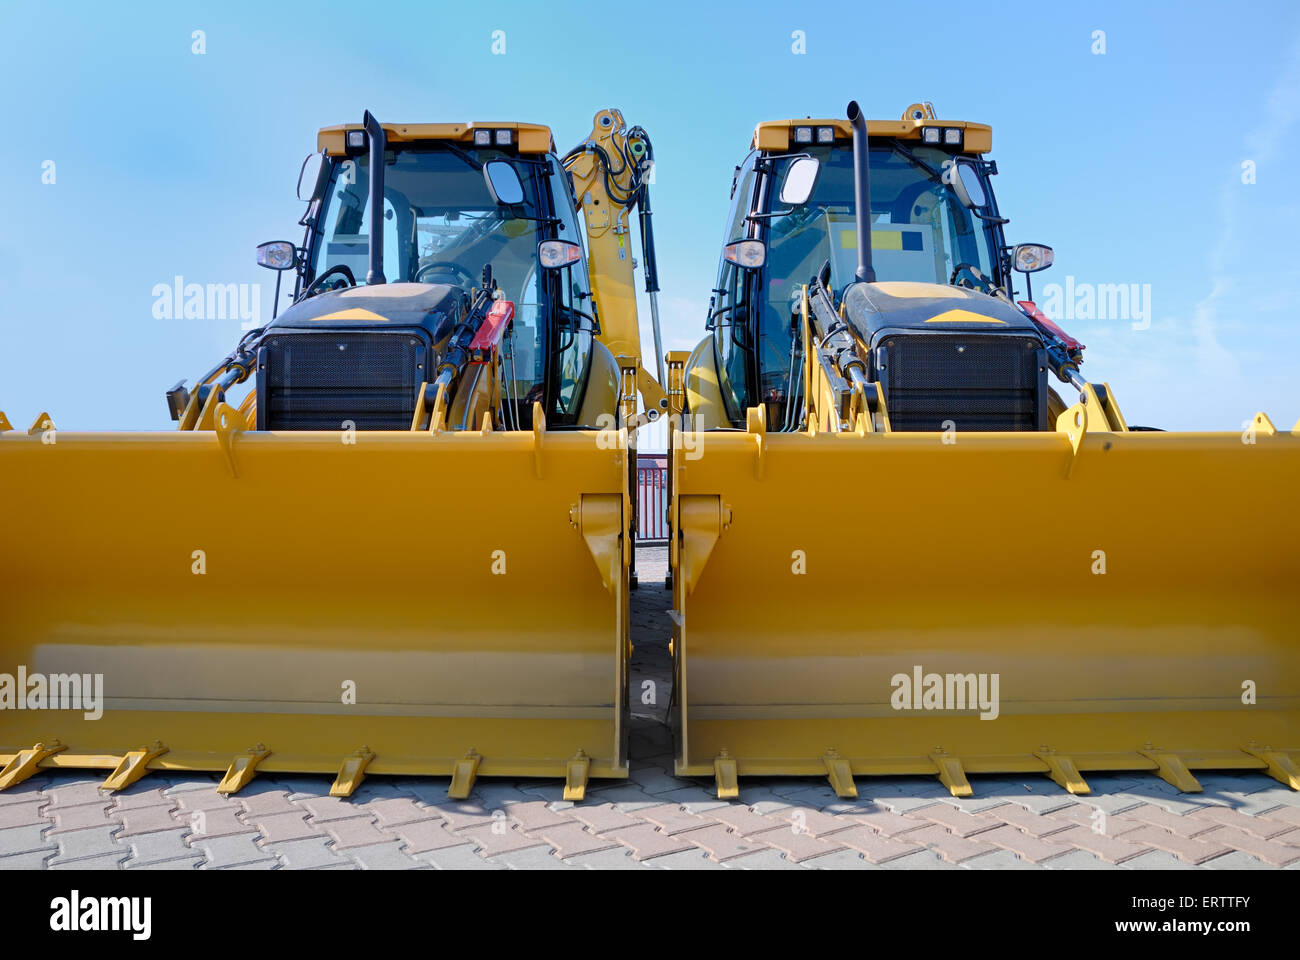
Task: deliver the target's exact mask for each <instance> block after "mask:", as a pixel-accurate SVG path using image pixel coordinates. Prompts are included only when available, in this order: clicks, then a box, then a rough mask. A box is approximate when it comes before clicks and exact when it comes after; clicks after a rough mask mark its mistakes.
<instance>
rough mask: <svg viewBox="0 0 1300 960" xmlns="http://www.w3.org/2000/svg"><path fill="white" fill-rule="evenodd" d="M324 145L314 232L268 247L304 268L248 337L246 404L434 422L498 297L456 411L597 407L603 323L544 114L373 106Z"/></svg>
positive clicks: (369, 424) (513, 417) (327, 416)
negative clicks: (251, 385)
mask: <svg viewBox="0 0 1300 960" xmlns="http://www.w3.org/2000/svg"><path fill="white" fill-rule="evenodd" d="M318 148H319V152H318V153H317V154H313V155H311V156H309V157H308V159H307V161H305V162H304V165H303V170H302V173H301V175H300V178H299V198H300V199H302V200H304V201H305V202H306V203H307V210H306V213H305V215H304V216H303V219H302V221H301V223H302V225H303V226H304V227H305V228H306V229H305V234H304V237H303V240H302V243H301V245H295V244H293V243H292V242H288V241H278V242H273V243H268V244H263V245H262V246H261V247H259V248H258V262H259V263H260V264H261V265H263V266H266V267H268V268H271V269H274V270H277V271H280V272H285V273H287V272H288V271H293V273H294V275H295V276H294V288H293V302H292V304H291V305H290V306H289V307H287V308H286V309H285V310H284V311H283V312H279V313H278V315H277V316H275V317H274V319H273V320H272V322H271V323H270V324H269V325H267V326H266V327H265V328H263V329H261V330H258V331H253V332H252V333H251V334H250V335H249V336H248V337H246V338H245V341H244V342H243V343H241V344H240V346H239V348H238V349H237V351H236V359H238V357H239V356H243V357H246V358H249V360H250V361H251V363H242V362H237V363H236V364H235V367H236V368H237V369H236V370H235V371H234V372H233V376H234V377H235V378H236V382H238V380H239V379H243V378H244V377H243V376H241V370H242V369H243V368H245V367H246V368H248V375H251V371H252V369H253V368H254V367H255V369H256V383H257V388H256V401H255V409H249V410H246V411H245V413H246V414H247V415H249V416H250V417H256V425H257V427H258V428H260V429H270V430H347V429H355V430H407V429H412V428H413V427H420V426H423V425H425V424H427V418H428V414H429V411H431V410H432V408H433V406H434V403H435V401H436V386H437V385H442V386H444V387H445V393H446V398H445V399H446V400H447V402H448V403H449V404H452V403H454V400H453V393H454V392H455V391H457V390H458V389H459V386H460V383H461V377H462V375H463V374H464V373H465V372H466V365H467V364H468V363H470V362H471V361H477V362H480V363H481V362H482V360H483V358H484V356H485V355H486V354H485V353H484V350H485V345H484V344H479V345H478V347H476V348H475V349H476V350H477V353H474V352H473V351H471V344H473V343H476V341H475V334H476V333H477V332H478V330H479V328H480V327H481V326H482V325H483V323H484V321H485V319H486V317H487V315H488V313H489V312H490V311H491V310H492V309H493V307H494V306H495V305H496V304H500V305H501V306H500V307H499V308H497V312H496V314H495V316H496V317H497V318H498V319H497V320H495V321H493V322H492V324H490V327H491V333H492V334H493V336H494V337H495V338H496V339H495V340H493V342H492V343H491V344H489V345H487V346H489V347H490V349H488V350H487V353H490V354H491V361H492V363H493V365H494V367H495V369H494V370H493V372H492V375H491V376H490V377H485V378H481V380H482V382H481V383H480V388H481V389H479V392H478V394H477V395H476V399H475V402H474V403H469V404H466V403H462V404H461V410H462V413H463V414H464V418H463V419H462V420H456V419H455V418H452V417H451V416H450V412H451V409H452V408H451V407H449V410H448V419H447V422H446V424H445V426H447V427H448V428H451V429H457V428H472V429H478V428H479V427H480V423H479V422H477V420H478V418H480V417H481V415H482V413H483V412H484V410H483V409H482V408H483V405H484V402H486V403H487V409H486V412H489V413H491V415H492V420H493V423H494V425H495V427H496V428H497V429H530V428H531V426H532V423H533V414H534V408H535V405H536V404H540V405H541V406H540V409H541V410H542V412H543V414H544V416H545V418H546V422H547V424H548V425H550V426H558V427H565V426H569V427H576V426H583V425H591V424H592V423H594V414H593V413H592V411H590V410H587V411H584V400H585V399H586V397H585V392H586V386H587V381H588V379H589V375H590V368H591V364H592V357H593V355H594V354H595V353H597V352H598V351H599V350H600V349H601V348H600V347H599V345H597V344H596V343H595V339H594V338H595V335H596V333H597V332H598V330H599V324H598V320H597V317H596V312H595V307H594V304H593V303H592V301H591V299H590V297H591V292H590V291H591V283H590V280H589V278H588V274H587V259H586V256H585V254H584V248H583V236H582V231H581V228H580V224H579V221H578V219H577V216H576V213H575V205H574V201H573V195H572V190H571V188H570V186H569V181H568V178H567V177H566V176H565V172H564V168H563V166H562V165H561V163H560V161H559V160H558V158H557V157H556V154H555V148H554V143H553V141H552V137H551V132H550V130H549V129H548V128H546V127H543V126H539V125H536V124H522V123H511V124H487V125H484V124H476V123H469V124H393V125H381V124H379V123H378V122H377V121H375V120H374V118H373V117H372V116H370V114H367V115H366V120H365V122H363V123H362V124H356V125H347V126H338V127H328V128H325V129H323V130H321V131H320V134H319V138H318ZM376 224H378V225H379V226H378V227H376ZM278 287H279V281H278V280H277V305H278V300H279V296H278ZM507 305H508V309H509V314H510V317H509V320H508V321H506V320H505V319H504V314H503V313H502V311H503V310H504V309H506V307H507ZM472 353H473V356H471V354H472ZM602 359H603V358H602ZM608 365H609V362H606V363H605V364H604V366H608ZM443 374H448V375H449V376H450V380H449V382H447V383H445V384H439V377H440V376H441V375H443ZM422 385H423V387H424V392H425V393H427V396H426V397H424V401H425V402H424V403H423V404H422V402H421V392H422V391H421V387H422ZM218 386H219V385H218ZM200 389H202V388H200ZM488 394H490V395H491V397H490V400H487V401H485V400H484V397H485V396H486V395H488ZM468 396H469V394H467V393H464V392H463V391H462V392H461V397H462V399H464V398H466V397H468ZM598 405H600V406H601V407H602V409H603V408H604V407H605V406H607V405H608V404H607V403H606V402H605V398H604V397H603V396H602V397H601V398H599V401H598ZM422 413H423V414H424V421H425V423H421V414H422ZM471 415H472V416H471ZM471 420H473V421H474V422H471Z"/></svg>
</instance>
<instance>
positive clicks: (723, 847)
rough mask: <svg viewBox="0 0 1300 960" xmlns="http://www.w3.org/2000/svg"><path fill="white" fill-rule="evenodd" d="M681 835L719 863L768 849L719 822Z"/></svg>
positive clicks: (759, 842)
mask: <svg viewBox="0 0 1300 960" xmlns="http://www.w3.org/2000/svg"><path fill="white" fill-rule="evenodd" d="M681 837H682V839H683V840H687V841H689V842H691V843H693V844H695V846H697V847H699V848H700V849H702V850H704V851H705V852H706V853H707V854H708V855H709V856H710V857H712V858H713V859H714V860H717V861H718V862H719V863H721V862H723V861H726V860H730V859H732V858H733V857H743V856H745V855H747V854H750V853H756V852H758V851H759V850H766V849H769V848H768V846H767V844H765V843H763V842H762V841H760V840H757V839H754V838H751V837H745V836H742V835H741V834H739V833H737V832H736V831H735V830H730V829H728V828H727V827H726V826H724V825H723V824H720V823H715V824H714V825H712V826H709V827H701V828H700V829H698V830H691V831H688V832H687V833H683V834H681Z"/></svg>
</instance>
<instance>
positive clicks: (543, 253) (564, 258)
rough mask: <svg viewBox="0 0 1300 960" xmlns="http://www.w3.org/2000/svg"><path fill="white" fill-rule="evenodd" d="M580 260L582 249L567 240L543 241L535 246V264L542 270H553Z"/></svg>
mask: <svg viewBox="0 0 1300 960" xmlns="http://www.w3.org/2000/svg"><path fill="white" fill-rule="evenodd" d="M581 259H582V247H580V246H578V245H577V244H576V243H570V242H569V241H568V240H543V241H542V242H541V243H539V244H538V245H537V262H538V263H540V264H541V265H542V269H543V270H555V269H558V268H559V267H567V266H568V265H569V264H571V263H577V262H578V261H579V260H581Z"/></svg>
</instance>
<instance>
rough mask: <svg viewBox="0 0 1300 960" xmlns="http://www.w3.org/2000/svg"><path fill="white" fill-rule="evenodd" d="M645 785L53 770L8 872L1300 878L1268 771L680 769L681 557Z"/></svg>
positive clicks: (1291, 815)
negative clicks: (954, 789)
mask: <svg viewBox="0 0 1300 960" xmlns="http://www.w3.org/2000/svg"><path fill="white" fill-rule="evenodd" d="M637 567H638V574H639V579H640V586H639V589H638V590H637V591H636V592H635V593H633V595H632V597H633V601H632V610H631V616H632V632H633V642H634V644H635V648H636V649H635V652H634V654H633V663H632V704H633V706H632V720H631V724H630V748H631V751H632V758H633V770H632V774H631V777H630V778H629V779H628V780H627V781H626V782H599V781H597V782H593V783H592V784H591V785H590V786H589V788H588V792H587V799H586V800H584V801H583V802H582V803H580V804H574V803H568V802H566V801H564V800H562V799H561V797H562V794H563V783H562V782H561V781H559V780H540V781H539V780H532V781H517V782H516V781H500V780H486V779H485V780H480V781H479V782H478V783H477V785H476V787H475V790H474V792H473V794H472V795H471V796H470V798H469V799H468V800H465V801H451V800H448V799H447V795H446V791H447V787H448V784H449V782H450V781H449V778H445V777H444V778H421V779H415V778H404V777H371V778H369V779H367V780H366V781H365V782H364V783H362V785H361V787H360V788H359V789H358V790H357V791H356V793H355V794H354V795H353V796H352V797H350V798H347V799H340V798H336V797H330V796H329V788H330V784H331V780H332V778H330V777H327V776H306V775H292V776H289V775H286V776H276V775H264V776H260V777H258V778H257V779H255V780H254V781H253V782H252V783H251V784H249V786H248V787H246V788H245V789H244V790H243V791H241V792H240V793H238V794H236V795H235V796H233V797H224V796H222V795H220V794H218V793H217V792H216V789H215V788H216V785H217V782H218V780H219V779H220V777H219V776H218V775H216V774H212V775H206V774H193V773H189V774H166V773H153V774H150V775H149V776H147V777H146V778H144V779H143V780H141V781H140V782H139V783H137V784H135V785H133V786H132V787H130V788H128V789H126V790H123V791H120V792H118V793H116V794H106V793H103V792H102V791H100V790H99V789H98V784H99V783H101V782H102V781H103V774H100V775H98V776H96V775H94V774H93V773H92V772H91V771H42V772H41V773H40V774H38V775H37V776H36V777H34V778H32V779H31V780H28V781H27V782H25V783H22V784H19V785H18V786H16V787H14V788H12V789H10V790H7V791H4V792H3V793H0V869H18V870H30V869H41V868H45V869H128V870H135V869H143V870H193V869H198V870H258V869H261V870H265V869H285V870H294V869H299V870H336V869H361V870H390V869H411V870H431V869H436V870H463V869H474V868H478V869H515V870H538V869H561V870H564V869H587V870H613V869H628V870H643V869H662V870H710V869H731V870H755V869H758V870H770V869H789V870H871V869H890V870H963V869H964V870H1011V869H1030V870H1037V869H1049V870H1098V869H1100V870H1106V869H1111V870H1114V869H1127V870H1168V869H1214V870H1222V869H1268V870H1272V869H1279V868H1283V869H1291V870H1296V869H1300V794H1297V793H1296V792H1294V791H1291V790H1288V789H1287V788H1286V787H1284V786H1282V785H1281V784H1279V783H1277V782H1276V781H1274V780H1272V779H1271V778H1269V777H1267V776H1265V775H1263V774H1257V773H1210V774H1205V775H1199V776H1198V779H1200V781H1201V783H1202V785H1203V786H1204V788H1205V792H1204V793H1200V794H1180V793H1179V792H1178V791H1177V790H1175V789H1174V788H1173V787H1172V786H1170V785H1168V784H1166V783H1164V782H1163V781H1161V780H1159V779H1158V778H1156V777H1154V776H1140V775H1137V774H1114V775H1089V777H1088V781H1089V783H1090V785H1091V786H1092V787H1093V790H1094V792H1093V793H1092V794H1090V795H1089V796H1086V797H1078V798H1076V797H1072V796H1070V795H1069V794H1067V793H1066V792H1065V791H1063V790H1061V789H1060V788H1059V787H1057V786H1056V785H1055V784H1054V783H1052V782H1051V781H1050V780H1048V779H1047V777H1045V776H1044V777H1034V776H977V777H974V778H973V779H972V785H973V786H974V788H975V796H973V797H968V798H963V799H960V800H957V799H954V798H952V797H950V796H949V795H948V791H947V790H946V789H944V787H943V786H942V785H941V784H939V783H938V781H937V780H936V779H934V778H930V777H888V778H866V777H861V778H858V781H857V782H858V790H859V794H860V795H859V798H858V799H857V800H850V801H845V800H840V799H838V798H837V797H836V796H835V794H834V793H833V792H832V791H831V790H830V788H829V787H828V786H827V785H826V783H825V782H824V781H819V780H816V779H814V778H784V779H782V778H768V779H763V778H759V779H748V778H747V779H744V780H742V781H741V785H740V799H739V800H738V801H735V802H731V803H725V802H720V801H718V800H717V798H716V797H715V796H714V795H713V792H712V783H711V782H710V781H709V780H707V779H701V778H693V779H691V778H678V777H676V776H674V775H673V772H672V766H673V764H672V737H671V734H670V732H669V730H668V728H667V725H666V723H667V714H668V703H669V699H670V695H671V690H672V670H671V663H670V661H669V657H668V650H667V641H668V638H669V636H670V635H671V625H670V622H669V620H668V617H667V614H666V613H665V612H664V611H665V609H666V608H667V607H668V605H669V597H668V596H667V593H666V591H665V590H664V587H663V580H664V575H665V573H666V572H667V551H666V549H664V548H648V549H645V548H643V549H642V550H640V551H638V557H637Z"/></svg>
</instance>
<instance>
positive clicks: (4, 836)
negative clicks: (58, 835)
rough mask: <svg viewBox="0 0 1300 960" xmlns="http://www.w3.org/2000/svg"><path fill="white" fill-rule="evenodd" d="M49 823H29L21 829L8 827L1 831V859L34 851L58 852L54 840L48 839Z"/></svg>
mask: <svg viewBox="0 0 1300 960" xmlns="http://www.w3.org/2000/svg"><path fill="white" fill-rule="evenodd" d="M48 825H49V822H48V821H46V820H42V821H40V822H39V823H29V824H26V825H24V826H21V827H6V828H5V829H3V830H0V857H8V856H12V855H13V854H16V853H31V852H32V851H33V850H48V851H49V852H50V853H54V852H55V851H56V850H58V846H57V845H56V843H55V841H54V838H53V837H50V838H48V839H47V838H46V836H45V828H46V827H47V826H48Z"/></svg>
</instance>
